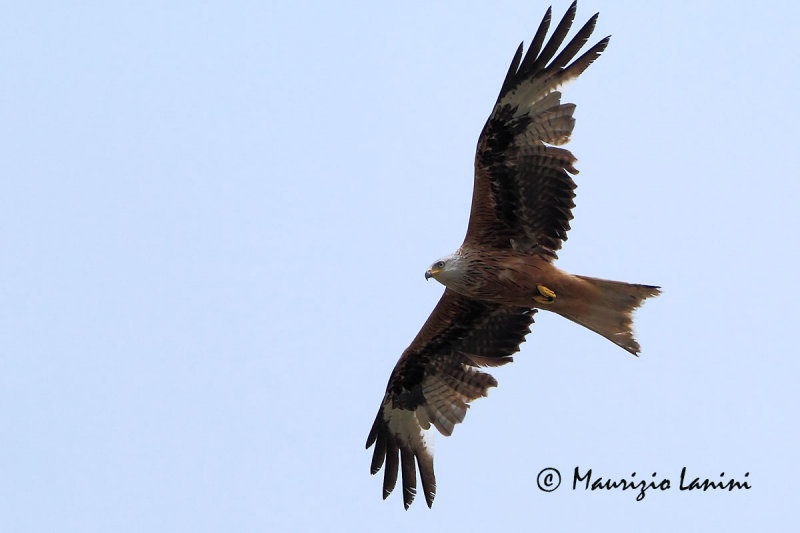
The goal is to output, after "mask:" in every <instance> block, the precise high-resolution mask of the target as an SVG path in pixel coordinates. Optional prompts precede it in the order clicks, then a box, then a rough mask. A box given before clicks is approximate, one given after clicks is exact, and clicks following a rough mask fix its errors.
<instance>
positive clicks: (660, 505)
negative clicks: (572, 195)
mask: <svg viewBox="0 0 800 533" xmlns="http://www.w3.org/2000/svg"><path fill="white" fill-rule="evenodd" d="M547 5H548V4H547V3H544V2H532V1H525V2H523V1H507V2H471V3H458V4H456V3H438V2H433V3H431V2H418V3H410V2H391V3H389V2H386V3H383V2H381V3H378V2H363V3H351V2H327V3H313V2H312V3H307V2H284V3H280V4H279V3H276V2H114V3H111V2H80V3H77V2H74V3H67V2H52V3H41V2H26V3H22V2H6V3H4V7H3V10H2V11H3V14H2V17H0V72H2V78H1V79H2V83H0V146H1V147H2V148H0V150H1V151H2V156H1V157H0V180H2V182H1V183H2V188H1V189H0V299H1V301H2V304H0V351H1V352H2V353H0V530H2V531H7V532H39V531H43V532H44V531H48V532H50V531H58V532H128V531H131V532H133V531H137V532H138V531H158V532H161V531H191V532H206V531H209V532H211V531H292V530H296V531H321V530H345V529H346V530H356V531H357V530H365V531H366V530H369V531H376V530H379V531H425V530H429V529H433V528H436V530H437V531H478V530H484V531H486V530H489V528H491V530H494V531H510V530H514V531H523V532H524V531H586V530H592V531H604V530H608V531H616V532H621V531H644V530H647V531H670V532H672V531H678V530H683V531H699V530H723V529H724V530H727V531H751V530H755V529H761V530H763V531H770V530H772V531H777V530H786V529H787V528H791V524H794V525H796V523H797V519H796V516H795V508H796V504H797V497H798V488H797V486H798V485H797V482H798V479H800V468H799V467H798V460H797V449H798V447H799V446H800V439H798V431H797V422H798V417H797V408H798V392H797V376H798V373H799V372H800V364H799V363H798V358H797V348H796V339H797V333H798V330H797V318H798V312H797V302H798V297H800V291H799V290H798V267H800V264H798V263H800V262H799V261H798V257H797V250H798V238H797V231H798V228H800V214H799V213H798V202H799V201H800V194H798V193H800V186H799V185H798V171H797V153H798V138H800V135H798V123H800V112H798V104H797V99H798V96H799V95H800V82H799V81H798V80H799V75H798V72H800V46H799V45H798V41H797V33H798V29H800V28H799V27H798V20H800V8H798V7H797V3H796V2H770V3H766V4H758V3H754V2H732V1H725V2H722V1H719V2H702V1H692V2H683V1H676V2H669V3H666V2H663V3H660V2H659V3H655V2H639V1H625V2H621V1H615V2H599V1H591V0H583V1H582V2H581V3H580V4H579V6H578V16H577V20H576V22H577V23H579V24H582V23H583V22H584V21H585V20H587V19H588V18H589V17H590V16H591V15H592V14H593V13H595V12H596V11H600V12H601V14H600V19H599V23H598V28H597V31H596V34H595V37H593V39H592V42H596V40H599V39H600V38H602V37H603V36H605V35H608V34H612V35H613V37H612V40H611V44H610V46H609V47H608V49H607V50H606V52H605V53H604V54H603V56H602V57H601V58H600V59H599V60H598V61H597V62H596V63H595V64H594V65H592V66H591V67H590V68H589V69H588V70H587V71H586V72H585V73H584V75H583V76H582V77H581V78H580V79H579V80H578V81H577V82H575V83H573V84H571V85H570V86H569V87H568V88H567V90H566V93H565V98H564V99H565V101H570V102H575V103H576V104H577V106H578V107H577V110H576V113H575V116H576V118H577V125H576V129H575V134H574V136H573V141H572V142H571V144H570V145H569V148H570V149H571V150H572V151H573V153H574V154H575V155H576V156H577V157H578V159H579V162H578V168H579V170H580V171H581V173H580V174H579V175H578V176H577V177H576V181H577V183H578V190H577V193H578V197H577V199H576V202H577V208H576V209H575V211H574V214H575V220H574V222H573V229H572V231H571V232H570V234H569V241H567V242H566V244H565V247H564V249H563V251H562V253H561V254H560V260H559V263H558V265H559V266H560V267H562V268H564V269H566V270H568V271H571V272H575V273H579V274H585V275H592V276H599V277H607V278H612V279H619V280H626V281H632V282H642V283H649V284H658V285H661V286H662V287H663V288H664V294H663V295H662V296H661V297H659V298H657V299H655V300H651V301H649V302H648V303H647V304H646V305H645V306H644V307H643V308H642V309H641V310H640V311H639V313H638V316H637V320H636V323H637V326H638V327H637V332H638V338H639V340H640V342H641V344H642V346H643V350H644V351H643V354H642V356H641V357H640V358H638V359H637V358H634V357H632V356H630V355H629V354H627V353H626V352H624V351H623V350H621V349H619V348H617V347H616V346H614V345H613V344H611V343H609V342H608V341H606V340H604V339H602V338H601V337H599V336H597V335H595V334H593V333H591V332H589V331H586V330H584V329H582V328H581V327H579V326H577V325H574V324H572V323H569V322H568V321H566V320H564V319H562V318H560V317H557V316H551V315H548V314H547V313H543V312H542V313H539V314H538V315H537V318H536V324H534V326H533V327H532V330H533V331H532V333H531V334H530V335H529V336H528V341H527V342H526V343H525V344H523V345H522V350H521V352H520V353H519V354H517V356H516V357H515V362H514V363H513V364H512V365H508V366H506V367H504V368H500V369H496V370H493V371H492V373H493V375H494V376H495V377H497V379H498V381H499V383H500V385H499V387H498V388H496V389H492V390H491V392H490V394H489V397H488V398H486V399H481V400H478V401H477V402H475V403H474V404H473V408H472V409H471V410H470V412H469V414H468V415H467V419H466V420H465V423H464V424H462V425H460V426H458V427H457V428H456V431H455V432H454V435H453V436H452V437H450V438H443V437H441V436H438V435H437V439H436V460H435V462H436V474H437V478H438V494H437V498H436V501H435V503H434V507H433V509H432V510H429V509H428V508H427V507H426V506H425V503H424V499H423V498H421V497H420V498H418V500H417V501H416V502H415V503H414V505H413V506H412V508H411V509H410V510H409V511H408V512H406V511H403V507H402V501H401V495H400V493H399V490H396V491H395V493H393V494H392V495H391V497H390V498H389V499H388V500H387V501H382V500H381V497H380V496H381V489H380V485H381V478H380V476H376V477H371V476H370V475H369V462H370V457H371V451H370V452H368V451H366V450H365V449H364V441H365V439H366V436H367V433H368V431H369V428H370V425H371V424H372V421H373V418H374V416H375V413H376V411H377V409H378V405H379V403H380V401H381V398H382V395H383V392H384V387H385V385H386V380H387V379H388V377H389V373H390V372H391V369H392V367H393V365H394V363H395V361H396V360H397V357H398V356H399V355H400V353H401V352H402V350H403V349H404V348H405V347H406V346H407V345H408V343H409V342H410V341H411V339H412V338H413V336H414V335H415V334H416V333H417V331H418V329H419V327H420V326H421V325H422V323H423V321H424V320H425V318H426V317H427V316H428V314H429V313H430V311H431V309H432V308H433V305H434V304H435V302H436V301H437V299H438V298H439V296H440V294H441V292H442V287H441V286H440V285H438V284H436V283H433V282H430V283H426V282H425V280H424V278H423V273H424V271H425V268H426V267H427V266H428V265H429V264H430V263H431V262H432V261H433V260H434V259H436V258H437V257H439V256H441V255H444V254H446V253H449V252H450V251H452V250H453V249H455V248H456V247H457V246H458V245H459V244H460V243H461V240H462V238H463V234H464V230H465V228H466V223H467V215H468V210H469V202H470V197H471V193H472V190H471V188H472V161H473V156H474V149H475V142H476V140H477V137H478V133H479V132H480V129H481V127H482V126H483V123H484V120H485V119H486V117H487V116H488V114H489V112H490V110H491V106H492V104H493V102H494V99H495V97H496V95H497V91H498V90H499V88H500V84H501V82H502V79H503V76H504V75H505V72H506V69H507V67H508V63H509V61H510V60H511V57H512V55H513V52H514V50H515V48H516V46H517V45H518V44H519V42H520V41H522V40H525V42H526V44H527V43H528V42H529V41H530V38H531V37H532V35H533V33H534V32H535V30H536V27H537V25H538V23H539V21H540V19H541V16H542V14H543V13H544V11H545V9H546V7H547ZM567 6H568V2H566V1H561V0H559V1H558V2H556V3H555V4H554V15H555V16H556V17H558V18H560V16H561V14H562V13H563V12H564V11H565V10H566V8H567ZM576 466H579V467H581V468H582V469H589V468H592V469H593V471H594V472H595V473H596V475H601V476H603V477H607V478H611V479H619V478H623V477H630V474H631V473H632V472H636V473H637V477H638V479H643V478H644V479H648V480H649V479H652V478H651V474H652V473H653V472H657V474H658V478H657V479H661V478H667V479H670V480H671V481H672V484H673V488H672V489H671V490H669V491H666V492H657V491H653V490H650V491H648V493H647V496H646V498H645V500H644V501H641V502H637V501H636V500H635V496H636V494H635V491H626V492H621V491H613V492H606V491H595V492H587V491H585V490H583V489H579V490H576V491H573V490H572V488H571V478H570V476H571V473H572V470H573V469H574V468H575V467H576ZM684 466H686V467H688V469H689V471H690V472H691V473H692V474H694V475H695V476H701V477H709V478H711V479H719V474H720V472H725V473H726V478H728V479H729V478H730V477H734V478H737V479H740V480H744V479H745V478H744V477H743V476H744V474H745V472H749V476H748V478H746V479H748V480H749V482H750V483H751V485H752V489H751V490H748V491H739V492H733V493H729V492H727V491H725V492H714V493H702V492H685V491H684V492H681V491H679V490H678V489H677V485H678V478H679V473H680V470H681V468H682V467H684ZM545 467H555V468H558V469H559V470H561V472H562V474H563V476H564V481H563V482H562V486H561V487H560V488H559V489H558V490H556V491H555V492H552V493H549V494H548V493H543V492H541V491H539V490H538V489H537V486H536V475H537V473H538V472H539V471H540V470H541V469H543V468H545Z"/></svg>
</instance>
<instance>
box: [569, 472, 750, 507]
mask: <svg viewBox="0 0 800 533" xmlns="http://www.w3.org/2000/svg"><path fill="white" fill-rule="evenodd" d="M749 475H750V472H745V474H744V477H745V478H747V477H748V476H749ZM651 477H652V479H650V480H649V481H648V480H645V479H636V472H633V473H632V474H631V475H630V479H609V478H602V477H599V476H598V477H594V473H593V472H592V469H591V468H590V469H589V470H587V471H586V472H585V473H583V474H582V473H581V470H580V467H578V466H576V467H575V472H574V474H573V476H572V490H576V489H577V488H578V487H580V486H583V488H584V489H585V490H638V491H639V492H638V494H636V501H637V502H638V501H642V500H643V499H644V496H645V491H647V490H649V489H654V490H661V491H665V490H670V489H671V488H672V482H671V481H670V480H669V479H668V478H660V479H659V477H658V473H657V472H653V474H652V475H651ZM719 477H720V479H719V480H715V481H712V480H710V479H707V478H703V479H701V478H700V477H692V476H691V475H690V474H688V473H687V472H686V467H685V466H684V467H683V468H682V469H681V477H680V481H679V482H678V488H679V489H680V490H701V491H708V490H727V491H728V492H732V491H734V490H741V489H746V490H749V489H750V488H751V487H750V483H748V482H747V479H745V480H744V481H738V480H736V479H734V478H732V477H729V478H727V479H726V477H725V472H722V473H721V474H720V475H719Z"/></svg>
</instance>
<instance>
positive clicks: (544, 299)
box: [533, 285, 556, 304]
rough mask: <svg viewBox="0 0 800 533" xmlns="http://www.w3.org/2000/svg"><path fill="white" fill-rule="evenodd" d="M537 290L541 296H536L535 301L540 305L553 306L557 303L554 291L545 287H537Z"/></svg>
mask: <svg viewBox="0 0 800 533" xmlns="http://www.w3.org/2000/svg"><path fill="white" fill-rule="evenodd" d="M536 290H538V291H539V294H538V295H537V296H534V297H533V299H534V300H535V301H537V302H539V303H540V304H551V303H553V302H554V301H555V299H556V293H555V292H553V290H552V289H549V288H547V287H545V286H544V285H537V286H536Z"/></svg>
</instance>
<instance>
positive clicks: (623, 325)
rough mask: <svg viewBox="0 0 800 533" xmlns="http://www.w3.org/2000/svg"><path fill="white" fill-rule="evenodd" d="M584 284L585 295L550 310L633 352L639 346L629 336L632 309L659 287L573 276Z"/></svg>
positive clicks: (636, 351) (630, 332)
mask: <svg viewBox="0 0 800 533" xmlns="http://www.w3.org/2000/svg"><path fill="white" fill-rule="evenodd" d="M575 277H576V278H578V279H580V280H582V281H583V282H585V283H587V284H588V287H589V290H588V291H586V293H585V296H586V298H585V299H583V300H582V301H580V302H571V303H569V304H568V305H566V306H564V307H563V308H561V309H557V308H554V309H553V311H555V312H556V313H558V314H560V315H561V316H563V317H565V318H568V319H570V320H572V321H573V322H577V323H578V324H580V325H582V326H584V327H586V328H589V329H590V330H592V331H594V332H595V333H599V334H600V335H602V336H603V337H605V338H607V339H608V340H610V341H611V342H613V343H614V344H616V345H617V346H620V347H621V348H624V349H625V350H627V351H629V352H630V353H632V354H633V355H637V354H638V353H639V351H640V350H641V348H640V347H639V343H638V342H636V339H635V338H634V336H633V330H632V327H633V318H632V316H631V315H632V313H633V311H634V310H635V309H636V308H637V307H639V306H640V305H642V302H643V301H644V300H645V299H646V298H650V297H652V296H658V295H659V294H660V293H661V290H660V287H655V286H652V285H636V284H632V283H625V282H622V281H610V280H606V279H599V278H590V277H587V276H575Z"/></svg>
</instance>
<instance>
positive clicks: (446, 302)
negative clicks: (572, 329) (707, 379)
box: [367, 3, 660, 509]
mask: <svg viewBox="0 0 800 533" xmlns="http://www.w3.org/2000/svg"><path fill="white" fill-rule="evenodd" d="M575 10H576V4H575V3H573V4H572V5H571V6H570V7H569V9H568V10H567V12H566V14H565V15H564V17H563V18H562V19H561V21H560V22H559V23H558V25H557V26H556V28H555V30H554V32H553V34H552V35H551V36H550V39H549V40H548V41H547V43H546V44H545V37H546V35H547V32H548V29H549V26H550V16H551V9H550V8H548V10H547V12H546V13H545V16H544V18H543V19H542V22H541V24H540V25H539V29H538V30H537V31H536V34H535V35H534V37H533V41H532V42H531V45H530V47H529V48H528V51H527V53H526V54H525V56H524V57H523V56H522V50H523V45H522V44H520V45H519V48H518V49H517V51H516V53H515V55H514V58H513V60H512V61H511V66H510V67H509V69H508V73H507V74H506V77H505V80H503V85H502V87H501V88H500V94H499V96H498V97H497V102H496V103H495V105H494V108H493V109H492V112H491V115H490V116H489V119H488V120H487V121H486V124H485V125H484V127H483V131H482V132H481V134H480V137H479V139H478V147H477V153H476V155H475V178H474V184H473V193H472V207H471V212H470V218H469V225H468V227H467V233H466V237H465V238H464V242H463V244H462V245H461V246H460V247H459V248H458V250H456V251H455V252H453V253H452V254H450V255H448V256H445V257H442V258H441V259H439V260H437V261H436V262H434V263H433V264H432V265H431V267H430V268H429V269H428V270H427V271H426V272H425V278H433V279H435V280H437V281H439V282H440V283H442V284H443V285H444V286H445V291H444V294H443V295H442V297H441V299H440V300H439V302H438V303H437V304H436V307H435V308H434V310H433V312H432V313H431V315H430V317H429V318H428V320H427V321H426V322H425V324H424V325H423V327H422V330H421V331H420V332H419V334H418V335H417V336H416V338H415V339H414V340H413V341H412V342H411V345H410V346H409V347H408V348H407V349H406V350H405V351H404V352H403V354H402V356H401V357H400V359H399V360H398V362H397V364H396V365H395V367H394V370H393V371H392V374H391V377H390V378H389V384H388V385H387V387H386V394H385V396H384V397H383V402H382V403H381V406H380V409H379V410H378V416H377V417H376V418H375V423H374V424H373V425H372V429H371V430H370V432H369V436H368V438H367V448H369V447H371V446H373V445H374V446H375V450H374V453H373V456H372V463H371V473H372V474H375V473H377V472H378V471H379V470H380V469H381V467H384V468H385V470H384V478H383V497H384V499H385V498H386V497H387V496H388V495H389V494H390V493H391V492H392V490H393V489H394V487H395V484H396V482H397V476H398V468H399V470H400V472H401V474H402V486H403V504H404V505H405V508H406V509H408V507H409V505H411V502H412V501H413V500H414V496H415V494H416V487H417V470H419V477H420V479H421V481H422V490H423V493H424V495H425V500H426V502H427V504H428V507H430V506H431V505H432V504H433V498H434V495H435V493H436V479H435V477H434V472H433V452H432V450H431V448H430V446H429V442H428V441H427V440H426V438H428V437H429V434H428V433H427V432H426V430H429V429H430V427H431V425H432V426H434V427H435V428H436V429H437V430H438V431H439V432H440V433H442V434H443V435H450V434H451V433H452V432H453V427H454V426H455V425H456V424H457V423H459V422H461V421H463V420H464V416H465V415H466V412H467V408H468V407H469V405H468V404H469V402H470V401H472V400H475V399H477V398H480V397H481V396H486V395H487V393H488V390H489V388H490V387H495V386H497V381H495V379H494V378H493V377H492V376H491V375H489V374H487V373H485V372H481V371H480V370H477V367H492V366H499V365H503V364H506V363H509V362H511V360H512V358H511V354H513V353H514V352H517V351H518V350H519V345H520V344H521V343H522V342H523V341H524V340H525V336H526V335H527V334H528V333H530V325H531V324H532V323H533V316H534V314H535V313H536V311H537V310H538V309H545V310H547V311H551V312H553V313H557V314H559V315H561V316H563V317H565V318H568V319H570V320H572V321H574V322H577V323H578V324H581V325H582V326H585V327H587V328H589V329H590V330H592V331H594V332H596V333H599V334H600V335H602V336H603V337H605V338H607V339H608V340H610V341H611V342H613V343H614V344H616V345H618V346H620V347H622V348H623V349H625V350H627V351H628V352H630V353H632V354H634V355H636V354H637V353H638V352H639V350H640V348H639V344H638V343H637V342H636V340H635V339H634V336H633V332H632V330H631V327H632V319H631V313H632V311H633V310H634V309H636V308H637V307H639V305H641V303H642V301H643V300H644V299H645V298H648V297H650V296H655V295H657V294H659V292H660V291H659V288H658V287H654V286H649V285H634V284H629V283H623V282H619V281H609V280H604V279H598V278H591V277H586V276H576V275H572V274H568V273H566V272H564V271H562V270H559V269H558V268H556V267H555V266H554V265H553V261H554V260H555V259H556V252H557V251H558V250H559V249H560V248H561V244H562V242H563V241H565V240H566V239H567V230H568V229H569V221H570V220H571V219H572V213H571V210H572V208H573V207H574V206H575V204H574V203H573V198H574V197H575V193H574V189H575V182H574V181H573V180H572V177H571V175H575V174H577V173H578V171H577V170H576V169H575V167H574V166H573V165H574V163H575V162H576V159H575V157H574V156H573V155H572V153H571V152H570V151H569V150H566V149H564V148H559V146H560V145H563V144H565V143H566V142H567V141H568V140H569V137H570V134H571V133H572V129H573V126H574V124H575V120H574V119H573V117H572V114H573V111H574V110H575V105H574V104H562V103H561V93H560V92H559V87H561V86H562V85H563V84H564V83H566V82H568V81H570V80H573V79H575V78H577V77H578V76H579V75H580V74H581V73H582V72H583V71H584V70H586V68H587V67H588V66H589V65H590V64H591V63H592V62H593V61H594V60H595V59H597V58H598V57H599V56H600V54H601V52H603V50H605V48H606V46H607V45H608V41H609V37H606V38H604V39H602V40H600V41H599V42H598V43H597V44H595V45H594V46H592V47H591V48H589V49H588V50H587V51H585V52H584V53H583V54H582V55H580V56H579V57H578V58H577V59H574V60H573V58H575V56H576V55H577V54H578V53H579V52H580V50H581V48H582V47H583V46H584V44H586V42H587V40H588V39H589V37H590V35H591V33H592V31H593V30H594V27H595V22H596V20H597V14H595V15H594V16H593V17H592V18H590V19H589V21H588V22H587V23H586V24H584V26H583V27H582V28H581V29H580V30H579V31H578V32H577V34H575V36H574V37H573V38H572V39H571V40H570V41H569V42H568V43H567V44H566V46H564V47H563V49H562V50H561V52H560V53H558V54H557V55H556V53H557V52H558V49H559V48H560V47H561V45H562V43H563V42H564V40H565V38H566V36H567V33H568V32H569V29H570V27H571V25H572V21H573V20H574V18H575ZM543 45H544V46H543Z"/></svg>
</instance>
